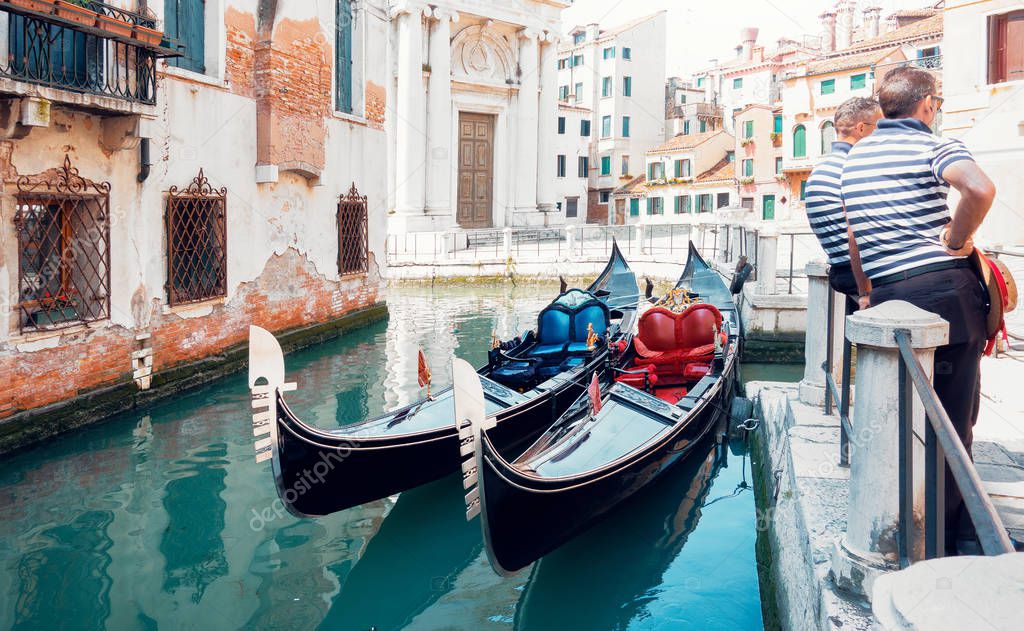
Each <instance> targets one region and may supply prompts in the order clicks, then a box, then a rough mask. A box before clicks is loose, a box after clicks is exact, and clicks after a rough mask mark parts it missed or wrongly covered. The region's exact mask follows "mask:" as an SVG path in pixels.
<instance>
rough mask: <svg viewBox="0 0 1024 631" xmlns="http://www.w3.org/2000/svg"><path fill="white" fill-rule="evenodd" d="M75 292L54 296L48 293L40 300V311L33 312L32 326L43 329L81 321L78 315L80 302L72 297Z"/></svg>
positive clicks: (70, 291)
mask: <svg viewBox="0 0 1024 631" xmlns="http://www.w3.org/2000/svg"><path fill="white" fill-rule="evenodd" d="M73 292H74V290H73V289H72V290H69V291H68V293H67V294H59V295H57V296H54V295H51V294H50V292H48V291H47V292H46V293H45V294H44V296H43V297H42V298H40V299H39V310H38V311H34V312H32V315H31V316H30V319H31V321H32V324H33V325H35V326H36V327H40V328H42V327H46V326H53V325H55V324H61V323H63V322H74V321H76V320H81V317H80V316H79V315H78V308H77V306H78V301H77V300H75V299H74V297H72V296H71V294H72V293H73Z"/></svg>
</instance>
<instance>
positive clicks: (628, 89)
mask: <svg viewBox="0 0 1024 631" xmlns="http://www.w3.org/2000/svg"><path fill="white" fill-rule="evenodd" d="M622 96H633V77H622Z"/></svg>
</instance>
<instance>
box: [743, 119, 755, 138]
mask: <svg viewBox="0 0 1024 631" xmlns="http://www.w3.org/2000/svg"><path fill="white" fill-rule="evenodd" d="M743 137H744V138H753V137H754V121H752V120H750V121H743Z"/></svg>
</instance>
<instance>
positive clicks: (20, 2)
mask: <svg viewBox="0 0 1024 631" xmlns="http://www.w3.org/2000/svg"><path fill="white" fill-rule="evenodd" d="M53 2H54V0H11V4H13V5H14V6H16V7H21V8H23V9H28V10H29V11H35V12H36V13H53Z"/></svg>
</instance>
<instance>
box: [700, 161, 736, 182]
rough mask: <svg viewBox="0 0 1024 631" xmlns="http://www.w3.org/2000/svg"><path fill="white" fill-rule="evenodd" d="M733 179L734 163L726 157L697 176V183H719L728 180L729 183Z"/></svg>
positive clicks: (734, 175)
mask: <svg viewBox="0 0 1024 631" xmlns="http://www.w3.org/2000/svg"><path fill="white" fill-rule="evenodd" d="M735 177H736V163H735V162H732V161H730V160H729V158H727V157H726V158H722V159H721V160H720V161H719V162H718V164H716V165H715V166H713V167H711V168H710V169H708V170H707V171H705V172H703V173H701V174H700V175H698V176H697V183H698V184H701V183H704V182H721V181H722V180H729V181H730V182H731V181H732V180H733V179H735Z"/></svg>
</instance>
